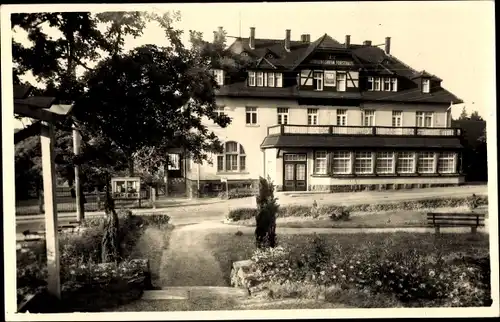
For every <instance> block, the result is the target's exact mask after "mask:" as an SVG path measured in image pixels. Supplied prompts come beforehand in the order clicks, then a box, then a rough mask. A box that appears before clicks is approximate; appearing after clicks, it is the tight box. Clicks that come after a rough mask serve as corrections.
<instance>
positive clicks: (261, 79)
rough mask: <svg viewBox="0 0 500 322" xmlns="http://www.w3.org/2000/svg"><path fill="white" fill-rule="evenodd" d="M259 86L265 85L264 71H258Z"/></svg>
mask: <svg viewBox="0 0 500 322" xmlns="http://www.w3.org/2000/svg"><path fill="white" fill-rule="evenodd" d="M257 86H264V73H263V72H257Z"/></svg>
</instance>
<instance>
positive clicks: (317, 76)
mask: <svg viewBox="0 0 500 322" xmlns="http://www.w3.org/2000/svg"><path fill="white" fill-rule="evenodd" d="M313 88H314V90H316V91H322V90H323V72H318V71H315V72H313Z"/></svg>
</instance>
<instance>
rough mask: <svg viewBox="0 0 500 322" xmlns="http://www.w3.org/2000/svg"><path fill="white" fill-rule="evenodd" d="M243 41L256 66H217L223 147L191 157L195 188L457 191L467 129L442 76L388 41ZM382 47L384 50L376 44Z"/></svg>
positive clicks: (236, 47) (187, 172) (239, 50)
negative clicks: (264, 182)
mask: <svg viewBox="0 0 500 322" xmlns="http://www.w3.org/2000/svg"><path fill="white" fill-rule="evenodd" d="M284 36H285V37H284V39H260V38H256V36H255V28H251V29H250V37H248V38H237V39H236V40H235V41H234V43H233V44H232V45H231V46H230V47H229V48H230V50H232V51H233V52H234V53H236V54H239V55H242V56H244V57H248V59H250V60H251V61H252V64H251V66H250V67H248V68H247V70H245V71H244V72H245V73H244V77H241V75H240V74H238V75H235V74H234V73H232V72H231V71H225V70H216V71H214V74H215V76H216V79H217V82H218V83H219V85H220V89H219V90H218V91H217V102H218V106H219V110H218V113H225V114H227V115H228V116H229V117H231V118H232V122H231V124H230V125H229V126H228V127H226V128H220V127H219V126H217V125H215V124H213V122H211V121H209V120H205V121H206V122H207V123H206V124H207V125H208V126H209V128H210V130H213V131H214V132H215V133H216V134H217V135H218V136H219V138H220V139H221V140H222V141H223V142H224V147H225V150H224V153H223V154H221V155H214V156H213V158H212V160H213V162H212V163H211V164H210V163H204V164H195V163H194V162H193V161H191V160H189V159H186V160H185V162H184V165H183V167H184V168H183V173H182V175H183V176H184V177H185V178H186V181H187V182H188V186H190V187H188V189H189V190H193V189H194V188H193V187H192V186H193V185H196V186H197V187H201V188H202V187H207V186H208V187H209V188H208V189H210V190H215V191H218V190H221V189H223V187H224V185H223V184H221V179H223V180H227V181H228V182H229V183H230V185H231V184H233V185H240V184H241V185H245V184H247V185H249V184H251V183H252V182H255V181H256V180H258V178H259V176H263V177H270V178H271V179H272V181H273V182H274V184H275V185H276V187H277V190H278V191H280V190H285V191H339V190H356V189H399V188H410V187H417V186H418V187H426V186H430V185H432V186H445V185H458V184H460V183H461V182H462V181H463V174H462V172H461V150H462V148H463V144H462V136H461V131H460V129H458V128H452V127H451V112H450V108H451V106H452V104H457V103H461V102H462V101H461V100H459V99H458V98H457V97H456V96H455V95H453V94H452V93H450V92H448V91H447V90H446V89H444V88H442V87H441V79H439V78H438V77H436V76H434V75H432V74H430V73H428V72H426V71H416V70H414V69H412V68H411V67H410V66H408V65H406V64H404V63H403V62H402V61H400V60H399V59H397V58H396V57H394V56H393V55H391V53H390V45H391V44H390V41H391V39H390V38H389V37H387V38H386V39H385V43H384V44H383V45H380V46H373V45H372V44H371V42H370V41H365V42H364V43H363V44H351V43H350V36H346V38H345V41H344V43H340V42H338V41H336V40H335V39H333V38H332V37H330V36H328V35H327V34H325V35H323V36H322V37H320V38H319V39H317V40H315V41H311V40H310V36H309V35H302V36H301V39H300V41H296V40H292V39H291V31H290V30H286V32H285V34H284ZM379 47H383V48H379Z"/></svg>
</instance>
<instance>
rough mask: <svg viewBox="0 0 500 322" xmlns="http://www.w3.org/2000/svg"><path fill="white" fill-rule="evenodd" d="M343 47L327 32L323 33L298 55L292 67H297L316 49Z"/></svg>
mask: <svg viewBox="0 0 500 322" xmlns="http://www.w3.org/2000/svg"><path fill="white" fill-rule="evenodd" d="M340 48H344V47H343V45H342V44H341V43H339V42H338V41H336V40H335V39H333V38H332V37H330V36H329V35H328V34H324V35H323V36H321V37H319V38H318V39H316V40H315V41H313V42H312V43H311V44H310V45H309V46H308V47H307V50H305V52H304V53H303V54H302V55H301V56H300V57H299V59H298V60H297V61H296V62H295V65H294V66H293V69H295V68H297V67H298V66H299V65H300V64H302V63H303V62H304V60H306V59H307V58H308V57H309V56H311V54H312V53H314V52H315V51H316V50H318V49H327V50H328V49H340Z"/></svg>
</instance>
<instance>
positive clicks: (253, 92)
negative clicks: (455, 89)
mask: <svg viewBox="0 0 500 322" xmlns="http://www.w3.org/2000/svg"><path fill="white" fill-rule="evenodd" d="M229 48H230V50H232V51H234V52H235V53H242V52H246V53H248V55H249V56H250V57H253V58H254V59H255V61H256V65H254V66H259V68H266V69H275V68H276V69H278V70H285V71H286V70H288V71H294V70H296V69H297V68H298V67H300V66H301V64H303V63H304V62H305V61H306V60H307V58H308V57H310V56H311V55H312V54H313V53H314V52H316V51H329V52H332V53H340V54H342V55H346V56H351V57H352V59H353V60H354V62H355V63H356V65H357V66H359V67H360V70H364V71H367V72H373V73H375V74H377V75H387V76H395V77H398V78H404V79H406V80H407V81H408V82H413V83H414V84H418V82H419V80H418V79H419V78H421V77H429V78H431V79H432V80H435V81H438V82H441V79H440V78H439V77H437V76H435V75H432V74H430V73H428V72H426V71H416V70H415V69H413V68H412V67H410V66H408V65H407V64H405V63H404V62H402V61H401V60H399V59H398V58H396V57H394V56H393V55H389V54H387V53H386V52H385V51H384V50H382V49H381V48H379V47H376V46H368V45H358V44H352V45H350V46H349V48H346V46H345V45H344V44H342V43H340V42H338V41H337V40H335V39H334V38H332V37H331V36H329V35H327V34H324V35H323V36H321V37H319V38H318V39H316V40H315V41H312V42H310V43H309V42H303V41H293V40H292V41H290V51H287V50H286V49H285V40H284V39H260V38H256V39H255V47H254V49H251V48H250V46H249V38H237V39H236V40H235V41H234V42H233V44H231V46H230V47H229ZM269 53H272V54H273V55H274V56H275V58H266V55H267V54H269ZM415 87H416V85H415ZM433 88H435V87H433ZM233 90H234V91H236V92H235V93H234V95H236V96H244V95H246V94H245V93H248V95H249V96H259V92H261V93H262V94H263V95H271V96H272V97H284V96H283V95H285V94H286V93H287V92H289V93H290V92H293V95H295V97H296V96H297V95H299V94H298V93H297V91H296V90H291V89H281V88H279V89H278V88H274V89H268V88H263V87H259V88H257V89H252V88H248V86H246V82H244V81H243V82H240V85H237V84H230V85H225V86H223V88H222V89H221V90H220V91H219V95H230V94H231V93H233V92H232V91H233ZM301 92H302V91H301ZM304 95H306V94H304ZM307 95H322V94H307ZM328 95H334V94H333V93H332V92H329V93H328ZM292 97H294V96H292ZM292 97H290V98H292ZM339 97H340V96H339ZM360 98H362V99H366V100H374V101H397V102H423V103H441V104H449V103H453V104H458V103H463V101H462V100H461V99H459V98H458V97H456V96H455V95H453V94H452V93H451V92H449V91H448V90H446V89H444V88H442V87H440V85H439V87H438V88H436V89H435V90H433V91H432V92H431V93H422V92H421V90H419V89H418V88H410V89H406V88H403V86H401V87H400V88H399V90H398V92H396V93H391V92H376V91H374V92H362V93H361V94H360Z"/></svg>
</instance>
